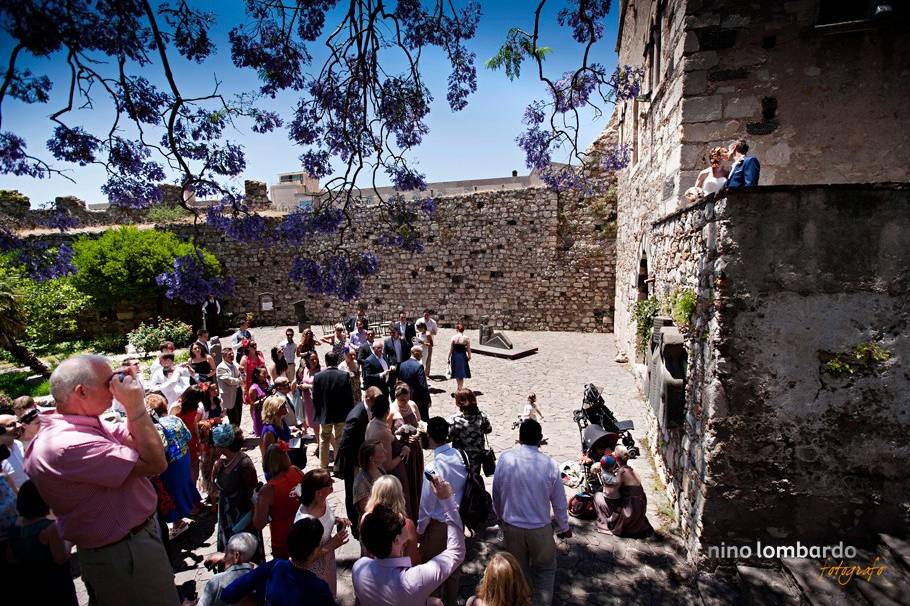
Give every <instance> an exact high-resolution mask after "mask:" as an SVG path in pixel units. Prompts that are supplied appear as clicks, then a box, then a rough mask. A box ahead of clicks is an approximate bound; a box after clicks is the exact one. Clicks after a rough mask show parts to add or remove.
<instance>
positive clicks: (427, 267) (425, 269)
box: [423, 265, 436, 271]
mask: <svg viewBox="0 0 910 606" xmlns="http://www.w3.org/2000/svg"><path fill="white" fill-rule="evenodd" d="M423 269H424V271H436V269H435V268H434V267H433V266H432V265H427V266H426V267H424V268H423Z"/></svg>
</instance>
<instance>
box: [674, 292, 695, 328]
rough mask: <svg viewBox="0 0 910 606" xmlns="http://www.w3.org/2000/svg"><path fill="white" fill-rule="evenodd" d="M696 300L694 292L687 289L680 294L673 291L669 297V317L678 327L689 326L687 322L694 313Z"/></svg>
mask: <svg viewBox="0 0 910 606" xmlns="http://www.w3.org/2000/svg"><path fill="white" fill-rule="evenodd" d="M696 300H697V297H696V296H695V291H694V290H692V289H689V288H687V289H686V290H684V291H682V292H679V291H673V294H672V295H670V316H671V317H672V318H673V321H674V322H676V324H677V325H678V326H688V325H689V320H690V319H691V317H692V314H693V313H694V312H695V302H696Z"/></svg>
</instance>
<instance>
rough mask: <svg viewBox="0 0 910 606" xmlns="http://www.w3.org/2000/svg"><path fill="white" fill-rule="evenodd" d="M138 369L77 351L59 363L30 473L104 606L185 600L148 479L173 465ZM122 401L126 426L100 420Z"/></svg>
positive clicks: (28, 463) (31, 451)
mask: <svg viewBox="0 0 910 606" xmlns="http://www.w3.org/2000/svg"><path fill="white" fill-rule="evenodd" d="M130 373H131V371H129V370H124V371H117V372H115V371H114V370H113V369H112V368H111V365H110V364H109V363H108V361H107V360H106V359H105V358H103V357H101V356H91V355H82V356H75V357H73V358H70V359H68V360H66V361H64V362H63V363H61V364H60V365H59V366H58V367H57V369H56V370H54V372H53V374H52V375H51V379H50V387H51V394H52V395H53V397H54V400H55V401H56V404H57V412H56V413H54V414H49V415H42V416H41V418H40V423H41V429H40V431H39V432H38V434H37V436H36V437H35V439H34V440H32V442H31V444H29V446H28V448H27V449H26V453H25V470H26V473H28V475H29V477H31V479H32V481H34V482H35V484H36V485H37V486H38V490H39V491H40V492H41V495H42V496H43V497H44V499H45V501H47V503H48V505H50V507H51V509H52V510H53V511H54V513H55V514H56V516H57V521H58V524H59V526H60V528H61V530H62V533H63V538H64V539H66V540H68V541H70V542H72V543H75V544H76V546H77V547H78V549H79V563H80V565H81V568H82V575H83V578H84V579H85V581H86V585H88V586H89V588H90V591H91V592H92V593H93V594H94V598H95V603H97V604H99V605H102V606H104V605H107V604H123V603H124V600H127V601H128V602H129V603H130V604H131V605H139V604H142V605H159V604H168V605H173V604H177V603H178V597H177V590H176V588H175V587H174V573H173V570H172V569H171V565H170V562H169V561H168V556H167V553H166V552H165V550H164V546H163V545H162V543H161V534H160V530H159V528H158V523H157V521H156V518H155V509H156V501H157V497H156V493H155V489H154V488H153V487H152V484H151V482H149V480H148V476H152V475H157V474H160V473H161V472H163V471H164V470H165V469H166V468H167V460H166V458H165V455H164V447H163V446H162V444H161V438H160V437H159V436H158V432H157V431H156V430H155V426H154V425H153V423H152V419H151V418H150V417H149V414H148V412H147V411H146V408H145V401H144V394H143V390H142V387H141V385H140V384H139V383H138V382H137V381H136V380H135V378H134V377H133V375H132V374H130ZM112 398H116V399H117V400H118V401H119V402H120V403H121V404H122V405H123V407H124V409H125V410H126V415H127V416H126V423H123V424H109V423H106V422H104V421H102V420H101V419H100V418H99V415H101V414H102V413H103V412H104V411H105V410H107V409H108V407H110V405H111V401H112Z"/></svg>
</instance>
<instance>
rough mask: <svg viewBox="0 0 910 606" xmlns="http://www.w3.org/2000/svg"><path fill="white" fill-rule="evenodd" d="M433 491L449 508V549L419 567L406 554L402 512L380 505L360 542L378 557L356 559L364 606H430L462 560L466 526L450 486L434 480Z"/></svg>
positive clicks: (356, 585) (368, 517)
mask: <svg viewBox="0 0 910 606" xmlns="http://www.w3.org/2000/svg"><path fill="white" fill-rule="evenodd" d="M434 490H435V493H436V496H437V498H438V500H439V502H440V503H442V504H443V506H444V507H445V512H446V514H445V519H446V527H447V535H446V549H445V551H443V552H442V553H440V554H439V555H437V556H436V557H435V558H433V559H432V560H429V561H425V562H424V563H423V564H420V565H418V566H411V559H410V558H409V557H407V556H405V555H404V554H403V551H404V546H405V543H406V542H407V536H406V535H405V532H404V519H403V518H402V516H401V514H399V513H396V512H395V511H393V510H391V509H389V508H388V507H386V506H385V505H377V506H376V507H375V508H374V509H373V511H372V512H370V513H368V514H367V515H366V516H365V517H364V519H363V524H362V525H361V527H360V541H361V543H362V544H363V546H364V547H366V549H367V551H369V552H370V553H371V554H373V556H374V557H372V558H370V557H363V558H360V559H359V560H357V561H356V562H354V569H353V571H352V574H351V579H352V581H353V583H354V595H355V596H356V597H357V601H358V602H359V603H360V604H362V606H426V604H427V603H428V598H429V597H430V594H431V593H432V592H433V590H434V589H436V588H437V587H439V586H440V584H441V583H442V582H443V580H445V579H446V578H448V576H449V575H450V574H451V573H452V571H453V570H454V569H455V568H457V567H458V566H460V565H461V563H462V562H463V561H464V554H465V546H464V527H463V526H462V524H461V516H459V514H458V504H457V503H456V502H455V498H454V497H453V495H452V487H451V486H449V484H448V483H447V482H446V481H445V480H436V481H435V483H434Z"/></svg>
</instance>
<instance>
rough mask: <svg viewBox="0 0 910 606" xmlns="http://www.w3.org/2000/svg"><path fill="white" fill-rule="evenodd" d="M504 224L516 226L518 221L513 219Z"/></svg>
mask: <svg viewBox="0 0 910 606" xmlns="http://www.w3.org/2000/svg"><path fill="white" fill-rule="evenodd" d="M506 223H507V224H508V225H518V221H516V220H515V219H509V220H508V221H506Z"/></svg>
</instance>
